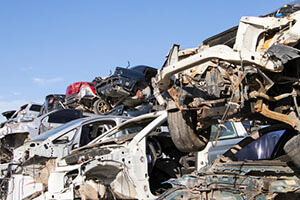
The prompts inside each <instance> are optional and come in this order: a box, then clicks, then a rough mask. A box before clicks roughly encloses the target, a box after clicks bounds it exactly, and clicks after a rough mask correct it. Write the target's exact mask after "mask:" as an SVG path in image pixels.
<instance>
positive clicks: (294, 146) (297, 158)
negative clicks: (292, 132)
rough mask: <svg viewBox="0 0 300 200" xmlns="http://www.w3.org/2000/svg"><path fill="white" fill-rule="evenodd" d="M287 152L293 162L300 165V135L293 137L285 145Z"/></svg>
mask: <svg viewBox="0 0 300 200" xmlns="http://www.w3.org/2000/svg"><path fill="white" fill-rule="evenodd" d="M283 149H284V151H285V153H286V154H287V155H288V156H289V157H290V158H291V160H292V161H293V163H294V164H295V165H296V166H297V167H298V168H299V167H300V154H299V152H300V135H296V136H294V137H292V139H290V140H289V141H288V142H287V143H286V144H285V145H284V147H283Z"/></svg>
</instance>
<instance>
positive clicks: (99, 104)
mask: <svg viewBox="0 0 300 200" xmlns="http://www.w3.org/2000/svg"><path fill="white" fill-rule="evenodd" d="M109 110H110V105H109V104H108V103H107V102H106V101H104V100H102V99H98V100H96V101H95V102H94V103H93V112H94V113H95V114H98V115H103V114H104V113H106V112H108V111H109Z"/></svg>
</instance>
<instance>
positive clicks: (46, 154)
mask: <svg viewBox="0 0 300 200" xmlns="http://www.w3.org/2000/svg"><path fill="white" fill-rule="evenodd" d="M127 119H129V117H125V116H104V115H101V116H91V117H86V118H81V119H77V120H73V121H71V122H68V123H66V124H64V125H62V126H60V127H58V128H56V129H52V130H50V131H48V132H45V133H44V134H42V135H41V136H39V137H37V138H35V139H33V140H30V141H28V142H26V143H25V144H24V145H22V146H21V147H19V148H17V149H15V150H14V159H13V161H12V162H11V163H10V164H9V165H7V164H5V165H4V167H3V169H5V168H9V169H6V174H4V175H6V176H4V175H3V177H5V178H6V179H8V180H9V181H7V182H9V183H8V193H7V195H8V196H7V198H8V199H18V198H20V199H23V198H28V197H30V196H31V195H34V194H36V193H40V192H41V191H43V189H44V188H45V187H47V184H48V182H47V181H48V175H49V173H50V171H51V169H53V168H54V167H55V159H59V158H61V157H63V156H66V155H68V154H69V152H70V151H71V150H73V149H76V148H78V147H82V146H84V145H86V144H88V143H89V142H91V141H92V140H94V139H95V138H97V137H99V136H101V135H102V134H103V133H104V132H106V131H108V130H109V129H111V128H113V127H114V126H116V125H118V124H120V123H122V122H124V121H126V120H127ZM2 166H3V165H2ZM0 168H1V167H0ZM3 171H5V170H3ZM45 171H46V172H47V173H46V172H45ZM2 173H3V172H2ZM36 179H37V180H36ZM24 180H28V181H31V182H34V183H33V185H35V187H32V185H27V184H26V181H24ZM15 185H18V188H19V189H16V188H14V186H15ZM9 191H12V192H9Z"/></svg>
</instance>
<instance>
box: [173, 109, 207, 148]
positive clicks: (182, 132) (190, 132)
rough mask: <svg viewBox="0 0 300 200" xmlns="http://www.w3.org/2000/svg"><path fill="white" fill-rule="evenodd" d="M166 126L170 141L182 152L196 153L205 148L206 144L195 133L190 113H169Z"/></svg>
mask: <svg viewBox="0 0 300 200" xmlns="http://www.w3.org/2000/svg"><path fill="white" fill-rule="evenodd" d="M168 126H169V132H170V134H171V138H172V141H173V142H174V144H175V146H176V147H177V149H178V150H180V151H182V152H196V151H201V150H203V149H204V148H205V146H206V144H207V142H206V141H204V139H203V138H201V137H199V136H198V135H197V134H196V133H195V132H196V131H195V124H193V120H192V115H191V112H190V111H186V112H182V111H169V112H168Z"/></svg>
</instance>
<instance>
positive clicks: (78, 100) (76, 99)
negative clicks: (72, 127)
mask: <svg viewBox="0 0 300 200" xmlns="http://www.w3.org/2000/svg"><path fill="white" fill-rule="evenodd" d="M94 85H95V82H76V83H73V84H71V85H69V86H68V87H67V90H66V102H65V105H66V106H67V107H68V108H73V109H81V110H85V111H89V112H94V113H96V114H104V113H105V112H107V111H108V109H104V110H99V108H101V107H99V102H100V101H101V100H100V99H99V97H98V96H97V95H96V92H95V89H94ZM103 108H105V107H103Z"/></svg>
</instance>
